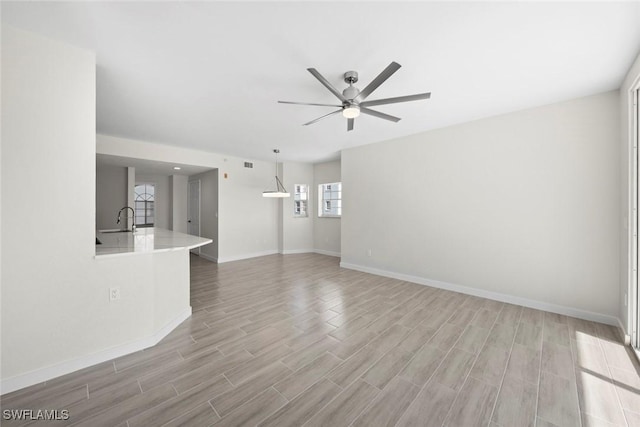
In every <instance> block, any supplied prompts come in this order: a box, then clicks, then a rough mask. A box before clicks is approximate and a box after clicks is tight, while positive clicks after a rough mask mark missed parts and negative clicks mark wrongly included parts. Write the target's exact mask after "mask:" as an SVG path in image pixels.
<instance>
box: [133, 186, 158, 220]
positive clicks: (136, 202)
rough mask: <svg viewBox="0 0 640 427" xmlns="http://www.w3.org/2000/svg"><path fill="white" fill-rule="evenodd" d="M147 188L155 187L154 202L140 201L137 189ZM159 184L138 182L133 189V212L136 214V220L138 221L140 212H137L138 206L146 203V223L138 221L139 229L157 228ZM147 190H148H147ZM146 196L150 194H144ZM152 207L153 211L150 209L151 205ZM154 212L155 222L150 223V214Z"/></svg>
mask: <svg viewBox="0 0 640 427" xmlns="http://www.w3.org/2000/svg"><path fill="white" fill-rule="evenodd" d="M141 185H144V186H147V185H151V186H153V200H138V195H137V193H136V187H138V186H141ZM157 187H158V186H157V184H156V183H155V182H137V183H136V184H135V185H134V187H133V212H134V220H136V219H137V218H138V214H137V213H138V210H137V204H138V203H140V202H142V203H144V223H139V222H138V221H136V227H139V228H146V227H149V228H150V227H155V223H156V207H157V206H156V201H157V200H156V190H157ZM145 190H146V189H145ZM144 194H149V193H146V192H145V193H144ZM150 203H151V204H152V205H151V209H149V204H150ZM149 211H152V212H153V222H151V223H148V222H147V221H148V212H149Z"/></svg>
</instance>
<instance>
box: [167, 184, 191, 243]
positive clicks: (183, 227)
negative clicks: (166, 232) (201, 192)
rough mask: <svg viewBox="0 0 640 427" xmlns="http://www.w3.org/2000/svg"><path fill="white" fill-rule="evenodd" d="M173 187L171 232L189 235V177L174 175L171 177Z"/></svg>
mask: <svg viewBox="0 0 640 427" xmlns="http://www.w3.org/2000/svg"><path fill="white" fill-rule="evenodd" d="M169 183H170V187H171V230H173V231H178V232H180V233H187V219H188V218H187V194H188V193H187V192H188V191H189V188H188V185H189V177H188V176H186V175H172V176H170V177H169Z"/></svg>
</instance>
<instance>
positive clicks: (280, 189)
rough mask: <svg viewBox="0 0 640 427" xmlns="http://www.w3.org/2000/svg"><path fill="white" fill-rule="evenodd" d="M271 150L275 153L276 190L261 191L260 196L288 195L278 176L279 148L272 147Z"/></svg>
mask: <svg viewBox="0 0 640 427" xmlns="http://www.w3.org/2000/svg"><path fill="white" fill-rule="evenodd" d="M273 152H274V153H276V191H263V192H262V197H289V196H290V194H289V193H287V190H286V189H285V188H284V185H282V181H280V178H278V153H279V152H280V150H278V149H277V148H274V149H273Z"/></svg>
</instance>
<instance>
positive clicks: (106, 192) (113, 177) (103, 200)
mask: <svg viewBox="0 0 640 427" xmlns="http://www.w3.org/2000/svg"><path fill="white" fill-rule="evenodd" d="M123 206H127V168H125V167H120V166H111V165H100V164H98V165H97V166H96V229H98V230H105V229H114V228H124V226H125V224H117V223H116V220H117V218H118V210H119V209H120V208H122V207H123Z"/></svg>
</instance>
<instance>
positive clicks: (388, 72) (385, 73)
mask: <svg viewBox="0 0 640 427" xmlns="http://www.w3.org/2000/svg"><path fill="white" fill-rule="evenodd" d="M400 67H401V65H400V64H398V63H397V62H392V63H391V64H389V65H388V66H387V68H385V69H384V70H382V72H381V73H380V74H378V77H376V78H375V79H373V81H372V82H371V83H369V84H368V85H367V87H365V88H364V89H362V92H360V94H359V95H358V96H356V97H355V100H356V101H364V100H365V99H366V98H367V96H369V95H371V92H373V91H374V90H376V89H377V88H378V86H380V85H381V84H382V83H384V82H385V81H386V80H387V79H388V78H389V77H391V76H392V75H393V73H395V72H396V71H398V70H399V69H400Z"/></svg>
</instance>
